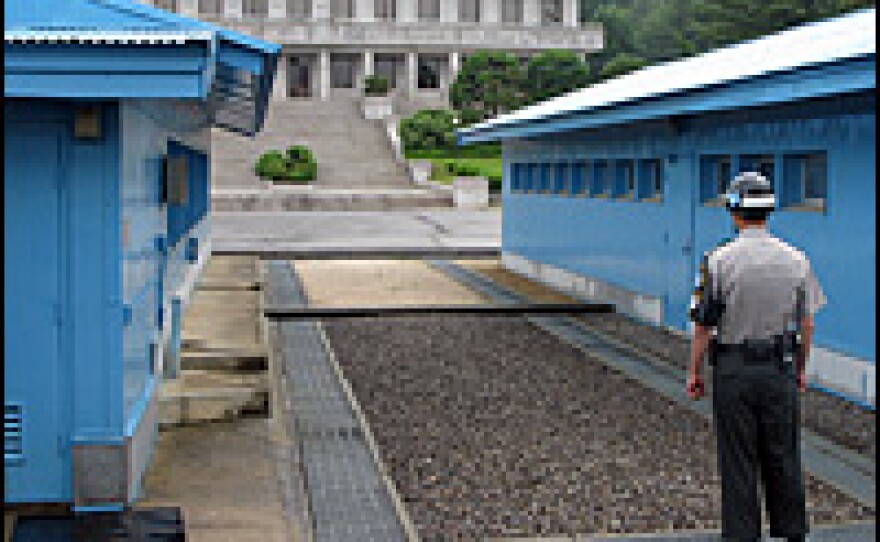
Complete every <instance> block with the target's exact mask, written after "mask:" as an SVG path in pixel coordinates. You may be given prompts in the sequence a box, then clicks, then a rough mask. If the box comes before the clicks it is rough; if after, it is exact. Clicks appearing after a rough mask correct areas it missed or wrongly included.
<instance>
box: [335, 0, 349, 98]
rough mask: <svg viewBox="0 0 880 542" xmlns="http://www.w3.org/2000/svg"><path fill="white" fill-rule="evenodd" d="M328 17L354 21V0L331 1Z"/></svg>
mask: <svg viewBox="0 0 880 542" xmlns="http://www.w3.org/2000/svg"><path fill="white" fill-rule="evenodd" d="M330 15H331V16H332V17H333V18H334V19H354V0H332V3H331V4H330ZM346 88H348V87H346Z"/></svg>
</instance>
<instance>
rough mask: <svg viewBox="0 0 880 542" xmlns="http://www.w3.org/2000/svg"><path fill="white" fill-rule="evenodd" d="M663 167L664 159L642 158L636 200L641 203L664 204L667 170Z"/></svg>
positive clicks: (639, 163) (639, 166) (639, 164)
mask: <svg viewBox="0 0 880 542" xmlns="http://www.w3.org/2000/svg"><path fill="white" fill-rule="evenodd" d="M663 166H664V163H663V159H662V158H642V159H641V160H639V161H638V168H639V170H638V174H637V180H636V184H637V186H638V188H637V192H636V198H637V199H638V200H639V201H644V202H648V203H662V202H663V200H664V198H665V195H666V174H665V169H666V168H664V167H663ZM655 173H656V174H655ZM646 188H647V190H646Z"/></svg>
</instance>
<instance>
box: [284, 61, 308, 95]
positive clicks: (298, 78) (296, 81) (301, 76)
mask: <svg viewBox="0 0 880 542" xmlns="http://www.w3.org/2000/svg"><path fill="white" fill-rule="evenodd" d="M288 68H289V70H288V72H287V73H288V75H287V82H288V95H289V96H290V97H291V98H311V97H312V62H311V59H310V58H309V57H307V56H304V55H294V56H291V57H290V65H289V66H288Z"/></svg>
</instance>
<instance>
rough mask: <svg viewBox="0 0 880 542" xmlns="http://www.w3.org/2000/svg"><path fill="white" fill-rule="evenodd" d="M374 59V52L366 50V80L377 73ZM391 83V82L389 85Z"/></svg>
mask: <svg viewBox="0 0 880 542" xmlns="http://www.w3.org/2000/svg"><path fill="white" fill-rule="evenodd" d="M374 57H375V55H374V54H373V51H372V50H370V49H365V50H364V79H366V78H367V77H370V76H372V75H374V74H375V73H376V68H375V62H374V61H373V59H374ZM390 82H391V81H389V83H390Z"/></svg>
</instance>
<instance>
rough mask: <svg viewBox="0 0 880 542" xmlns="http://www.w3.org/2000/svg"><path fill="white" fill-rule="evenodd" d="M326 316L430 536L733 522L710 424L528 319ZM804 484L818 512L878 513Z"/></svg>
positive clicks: (821, 519)
mask: <svg viewBox="0 0 880 542" xmlns="http://www.w3.org/2000/svg"><path fill="white" fill-rule="evenodd" d="M325 325H326V330H327V334H328V336H329V338H330V341H331V344H332V345H333V348H334V349H335V351H336V354H337V357H338V359H339V362H340V364H341V365H342V367H343V369H344V370H345V372H346V375H347V377H348V379H349V380H350V382H351V384H352V386H353V388H354V392H355V394H356V395H357V397H358V400H359V401H360V403H361V405H362V406H363V408H364V411H365V413H366V416H367V418H368V420H369V422H370V425H371V428H372V430H373V432H374V434H375V436H376V438H377V441H378V443H379V446H380V449H381V450H382V454H383V455H384V460H385V461H386V463H387V464H388V465H389V467H390V468H391V470H392V476H393V478H394V480H395V483H396V484H397V486H398V488H399V490H400V492H401V494H402V495H403V497H404V499H405V501H406V503H407V507H408V509H409V512H410V515H411V517H412V518H413V521H414V522H415V523H416V526H417V528H418V530H419V533H420V535H421V537H422V538H423V539H424V540H449V539H482V538H485V537H496V536H535V535H545V534H555V535H574V534H578V533H579V534H592V533H644V532H656V531H661V530H670V529H676V530H678V529H681V530H694V529H715V528H718V527H719V526H720V523H719V515H720V512H719V510H720V493H719V490H720V487H719V478H718V474H717V469H716V464H715V455H714V434H713V433H712V431H711V428H710V426H709V424H708V423H707V422H706V421H705V420H704V419H703V418H701V417H700V416H699V415H697V414H695V413H692V412H689V411H686V410H684V409H683V408H682V407H680V406H678V405H676V404H675V403H674V402H672V401H671V400H668V399H666V398H664V397H662V396H659V395H657V394H656V393H654V392H652V391H650V390H648V389H646V388H644V387H642V386H641V385H640V384H638V383H636V382H634V381H632V380H630V379H628V378H627V377H625V376H624V375H622V374H621V373H619V372H616V371H614V370H612V369H609V368H607V367H606V366H605V365H603V364H601V363H599V362H597V361H593V360H591V359H590V358H588V357H587V356H585V355H584V354H583V353H581V352H579V351H577V350H575V349H573V348H571V347H569V346H568V345H566V344H563V343H561V342H560V341H558V340H557V339H555V338H554V337H552V336H550V335H549V334H546V333H544V332H542V331H540V330H538V329H536V328H535V327H533V326H532V325H530V324H529V323H528V322H526V321H525V320H524V319H522V318H519V317H507V318H485V317H484V318H472V317H420V318H384V319H367V320H348V321H346V320H334V321H328V322H326V323H325ZM807 492H808V506H809V508H810V516H811V518H812V521H813V522H814V523H815V524H823V523H830V522H839V521H843V520H853V519H873V518H874V511H873V510H871V509H868V508H866V507H863V506H861V505H859V504H858V503H857V502H855V501H854V500H852V499H850V498H848V497H846V496H845V495H843V494H841V493H839V492H838V491H836V490H834V489H832V488H831V487H829V486H827V485H826V484H823V483H822V482H820V481H818V480H816V479H814V478H812V477H808V479H807Z"/></svg>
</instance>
